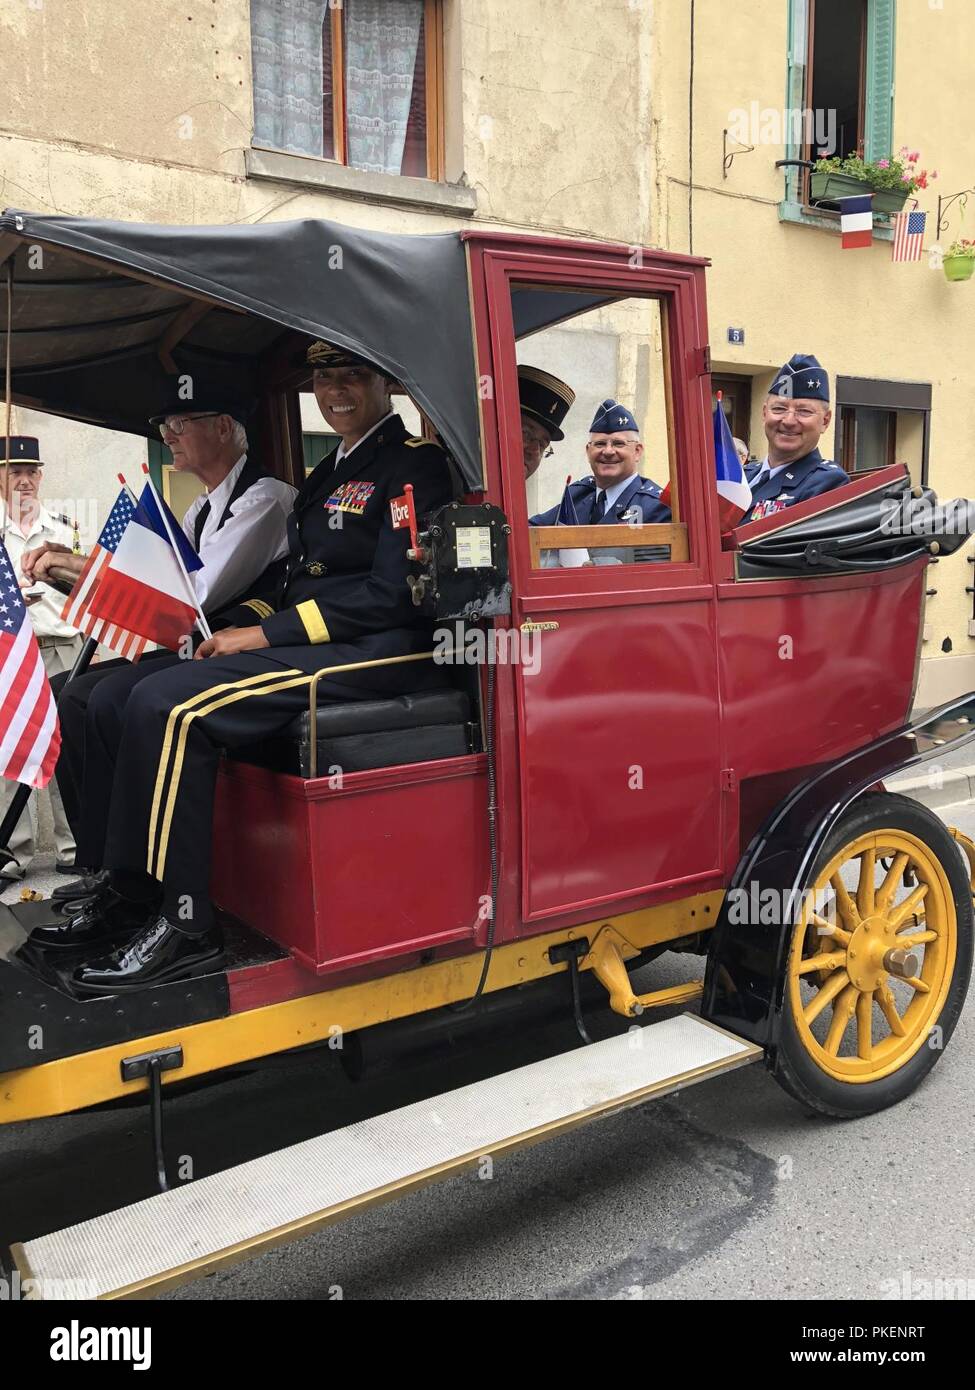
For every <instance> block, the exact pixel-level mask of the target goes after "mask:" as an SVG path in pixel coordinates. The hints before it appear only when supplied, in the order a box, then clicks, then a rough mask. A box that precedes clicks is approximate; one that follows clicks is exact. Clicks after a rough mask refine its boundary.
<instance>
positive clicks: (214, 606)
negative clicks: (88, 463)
mask: <svg viewBox="0 0 975 1390" xmlns="http://www.w3.org/2000/svg"><path fill="white" fill-rule="evenodd" d="M245 418H246V411H245V408H244V407H243V405H242V403H241V402H239V401H237V400H235V399H234V398H233V397H232V396H229V395H228V394H227V393H226V392H219V393H211V394H208V395H207V396H206V397H203V396H200V395H198V396H197V399H196V400H195V401H194V402H192V403H190V402H183V403H182V407H181V408H180V406H179V403H178V402H173V403H172V405H171V406H170V408H169V409H168V410H165V411H163V412H162V413H161V414H160V415H157V416H154V417H153V419H152V421H151V423H152V424H154V425H156V426H157V427H158V429H159V433H160V434H161V436H162V439H163V441H164V443H165V444H166V445H167V446H168V448H169V450H170V452H171V454H172V456H173V467H174V468H176V469H177V470H178V471H179V472H185V473H192V474H193V475H194V476H195V477H197V478H199V480H200V482H201V483H203V485H204V486H205V488H206V489H207V490H206V492H205V493H204V494H203V495H202V496H200V497H198V498H197V499H196V501H194V502H193V503H192V504H191V505H190V507H189V509H188V510H187V513H186V515H185V517H184V518H183V529H184V531H185V532H186V535H187V538H188V539H189V541H190V542H191V544H192V545H193V546H194V547H195V549H196V550H197V552H198V553H199V556H200V559H201V560H202V561H203V568H202V570H199V571H197V572H196V573H195V574H194V575H193V580H194V583H195V585H196V589H197V595H198V597H199V600H200V606H201V607H202V609H203V611H204V612H205V613H206V616H207V619H208V620H209V622H210V625H211V627H219V626H220V622H221V612H222V611H223V610H229V609H232V608H234V607H235V606H236V605H238V604H241V603H247V602H248V601H250V602H252V603H254V604H256V605H260V604H261V595H262V594H263V593H265V591H268V592H270V591H271V590H273V588H274V587H275V583H276V578H277V574H278V571H279V570H280V571H281V572H282V573H283V569H284V563H285V557H286V556H287V553H288V538H287V520H288V516H289V514H290V512H291V508H292V504H293V501H294V498H295V495H296V489H295V488H293V487H292V486H291V485H290V484H289V483H285V482H282V481H281V480H280V479H279V478H272V477H269V476H268V475H267V474H265V473H264V472H263V470H262V469H261V468H260V466H259V464H258V463H257V462H256V460H254V459H252V457H251V456H250V455H249V453H248V442H247V432H246V428H245V423H244V421H245ZM83 563H84V562H83V560H82V559H81V557H78V558H77V559H74V560H72V559H71V558H70V557H68V556H66V555H65V554H64V552H63V550H62V551H58V550H56V549H52V547H50V546H45V547H43V548H41V549H40V550H39V551H35V552H33V553H31V554H28V555H25V556H24V559H23V562H22V568H23V570H24V572H25V574H26V576H27V577H28V578H34V579H36V578H39V577H43V575H44V574H46V573H47V572H48V570H49V569H50V567H51V566H52V565H54V566H60V567H62V568H64V567H67V568H69V569H76V570H77V571H78V572H80V569H81V566H82V565H83ZM256 611H260V607H259V606H258V608H257V610H256ZM178 660H180V658H179V657H177V656H174V655H173V654H172V653H170V652H161V653H149V654H147V655H146V656H144V657H143V658H142V660H141V661H139V662H138V663H137V664H136V665H135V666H133V665H132V664H131V663H130V662H128V661H110V662H105V663H102V664H100V665H99V666H97V667H94V668H93V669H92V670H91V671H89V672H87V673H86V674H85V675H83V676H80V677H78V678H76V679H75V680H73V681H71V682H70V683H69V684H68V685H67V686H66V687H65V688H64V689H63V691H62V686H63V684H64V682H63V680H60V681H55V682H54V688H55V690H56V691H57V692H58V693H59V700H58V712H59V715H60V718H61V731H62V744H61V756H60V758H59V760H58V767H57V781H58V784H59V786H60V788H61V794H62V796H63V798H64V804H65V807H66V809H67V813H68V817H69V820H70V822H71V825H72V826H73V827H74V829H75V833H76V835H77V839H78V851H77V856H76V858H77V863H78V865H79V867H81V868H82V869H83V870H85V871H87V870H97V869H99V868H100V867H101V852H102V837H103V834H104V829H105V818H104V814H103V811H102V808H101V807H100V806H98V805H96V804H95V802H96V801H97V797H96V796H95V794H94V791H93V790H92V788H91V787H90V786H88V785H87V784H86V780H85V775H84V774H85V745H86V742H87V734H86V729H87V726H88V721H89V720H91V719H99V720H104V719H114V718H121V712H122V710H123V709H124V707H125V703H126V701H127V699H128V697H129V694H130V692H131V690H132V689H133V687H134V686H135V685H136V684H138V682H139V681H140V680H143V679H144V678H145V677H146V676H151V675H153V674H155V673H156V672H157V671H159V670H160V666H161V664H162V663H173V662H176V661H178ZM70 890H71V885H67V886H66V888H65V889H64V890H60V891H59V893H58V895H57V896H63V895H64V894H66V893H68V892H69V891H70Z"/></svg>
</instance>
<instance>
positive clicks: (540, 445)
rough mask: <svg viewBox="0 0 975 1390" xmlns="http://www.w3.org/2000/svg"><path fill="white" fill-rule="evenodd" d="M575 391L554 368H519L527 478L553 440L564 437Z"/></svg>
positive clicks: (535, 469)
mask: <svg viewBox="0 0 975 1390" xmlns="http://www.w3.org/2000/svg"><path fill="white" fill-rule="evenodd" d="M575 398H576V393H575V392H574V391H573V389H572V387H571V386H567V385H566V384H565V382H564V381H560V380H559V378H558V377H557V376H552V374H551V372H543V371H542V370H541V368H540V367H528V366H523V367H519V368H518V399H519V400H520V402H521V446H522V449H523V450H524V455H525V482H526V483H527V481H528V479H529V478H531V477H533V476H534V475H535V474H536V473H537V472H538V468H539V464H540V463H541V461H542V459H543V458H546V457H547V456H548V454H550V453H551V452H552V448H551V445H552V442H553V440H563V439H564V438H565V434H564V433H563V430H562V422H563V420H564V419H565V417H566V416H567V415H568V413H569V410H570V409H571V407H572V403H573V401H574V400H575Z"/></svg>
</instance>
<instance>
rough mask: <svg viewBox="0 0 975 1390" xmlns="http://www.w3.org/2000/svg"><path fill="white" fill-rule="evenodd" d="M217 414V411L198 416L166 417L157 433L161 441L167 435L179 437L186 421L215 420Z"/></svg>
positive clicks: (218, 412) (161, 421) (209, 411)
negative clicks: (160, 436)
mask: <svg viewBox="0 0 975 1390" xmlns="http://www.w3.org/2000/svg"><path fill="white" fill-rule="evenodd" d="M219 414H220V411H219V410H207V411H205V412H203V413H202V414H200V415H167V417H166V419H165V420H160V422H159V433H160V434H161V435H162V437H163V439H165V438H166V435H167V434H177V435H179V434H182V433H183V431H184V430H185V428H186V422H187V420H215V419H216V418H217V416H218V415H219Z"/></svg>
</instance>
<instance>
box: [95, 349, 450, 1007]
mask: <svg viewBox="0 0 975 1390" xmlns="http://www.w3.org/2000/svg"><path fill="white" fill-rule="evenodd" d="M307 360H308V362H309V363H310V364H312V366H313V367H314V391H315V396H316V398H317V400H318V404H319V408H320V409H321V411H322V414H323V415H324V417H325V419H326V421H327V423H328V424H329V425H330V427H331V428H332V429H334V430H335V431H336V433H337V434H339V435H340V436H341V442H340V444H339V446H338V449H337V450H336V451H335V452H334V453H333V454H331V455H329V456H328V457H327V458H326V459H325V460H324V461H323V462H322V463H320V464H319V466H318V467H317V468H316V469H315V471H314V472H313V473H312V474H311V475H310V477H309V478H308V479H307V480H306V481H305V483H304V485H303V486H302V487H301V489H300V490H299V493H298V496H297V498H296V499H295V505H294V510H293V511H292V513H291V516H290V518H289V521H288V541H289V557H288V570H287V575H286V578H285V581H284V584H283V586H282V588H281V589H280V591H279V592H278V593H277V595H276V596H275V601H274V602H273V603H266V602H263V603H257V604H252V605H250V606H248V605H246V604H245V605H242V606H241V607H240V608H239V610H238V611H237V614H236V615H235V617H236V620H237V622H238V623H239V624H240V625H239V626H232V627H229V628H225V629H224V630H223V631H221V632H217V633H215V634H214V635H213V637H211V638H210V639H209V640H207V641H205V642H204V643H202V645H201V646H200V647H199V648H198V650H197V652H196V659H194V660H192V661H184V662H182V663H180V665H179V666H176V667H172V668H170V669H167V670H165V671H161V672H160V673H159V674H158V675H153V676H151V677H150V678H148V679H146V680H144V681H142V682H141V683H140V684H139V685H137V686H136V687H135V688H134V689H133V690H132V692H131V694H130V695H129V698H128V701H127V703H126V707H125V713H124V719H123V721H122V726H121V735H120V739H119V743H118V748H117V750H116V752H115V756H114V764H115V766H114V767H111V766H109V767H106V769H105V775H106V776H108V777H111V778H113V779H114V789H113V795H112V799H111V809H110V813H109V821H108V828H107V833H106V840H105V856H104V862H105V866H106V867H107V868H108V869H109V871H110V876H111V883H110V886H109V887H102V888H100V889H98V890H96V891H95V892H94V893H93V895H92V897H91V898H90V899H89V900H88V901H87V903H86V904H85V909H84V911H82V912H81V913H79V917H78V929H79V932H84V933H85V934H86V935H87V939H88V940H89V941H92V938H93V936H94V934H95V933H96V932H98V931H99V930H101V932H102V934H103V935H112V934H117V935H119V936H125V938H126V940H127V944H120V945H119V946H118V947H117V949H116V950H114V951H112V952H111V953H110V954H106V955H103V956H99V957H98V958H95V959H93V960H92V961H91V962H90V964H88V965H87V966H84V967H81V968H80V969H79V970H78V971H76V973H75V982H76V985H77V986H78V987H79V988H80V989H81V990H83V991H86V992H89V993H99V994H111V993H115V992H118V991H124V990H126V989H133V988H137V987H142V986H145V985H148V984H155V983H159V982H161V981H164V980H172V979H179V978H183V977H185V976H188V975H192V974H195V973H199V972H201V971H206V970H209V969H211V968H212V967H213V964H214V962H215V961H216V959H217V958H218V957H219V955H220V953H221V949H222V943H221V941H220V939H219V935H218V931H217V929H215V928H214V925H213V909H212V906H211V904H210V901H209V896H208V886H209V878H210V836H211V822H212V811H213V796H214V785H215V780H216V772H217V762H218V758H219V754H220V750H221V749H222V748H236V747H240V746H243V745H246V744H249V743H255V742H259V741H260V740H261V739H262V738H265V737H267V736H269V735H271V734H274V733H276V732H277V731H279V730H280V729H282V728H283V727H285V726H286V725H287V724H288V723H289V722H290V721H291V720H292V719H293V718H294V716H295V715H296V714H298V713H299V712H300V711H301V710H302V709H306V708H307V706H308V697H309V686H310V685H311V682H312V679H313V677H314V676H315V675H316V674H317V673H318V672H320V671H322V670H323V669H326V668H328V667H338V666H346V665H348V664H350V663H358V662H364V661H375V660H380V659H382V658H388V657H402V656H410V655H413V654H418V653H423V652H425V651H429V650H430V649H431V646H432V639H431V632H430V623H429V620H426V619H424V618H423V617H422V615H421V614H420V611H419V610H418V609H417V608H416V607H414V605H413V603H412V599H411V594H410V589H409V585H408V583H407V574H408V560H407V555H406V551H407V547H408V545H409V535H408V532H407V531H405V530H398V529H394V528H393V525H392V518H391V515H390V502H391V500H392V499H393V498H396V497H399V496H400V495H401V494H402V493H403V491H404V488H405V486H406V484H407V483H412V485H413V490H414V491H413V495H414V501H415V506H416V511H417V515H418V516H422V515H423V514H424V513H428V512H431V511H433V510H435V509H436V508H438V507H440V506H442V505H443V504H444V503H446V502H449V501H450V499H451V483H450V475H449V470H448V465H447V457H446V454H445V453H444V451H443V449H442V448H440V446H439V445H436V444H431V443H430V442H429V441H427V440H424V439H413V438H410V437H409V436H408V435H407V432H406V429H405V427H404V425H403V422H402V420H401V419H400V418H399V416H398V415H396V414H395V413H394V412H393V411H392V409H391V402H390V386H391V383H390V381H389V380H388V379H387V378H386V377H385V376H384V375H383V373H382V372H381V371H380V370H379V369H378V368H376V367H373V366H372V365H371V364H370V363H368V362H365V361H364V360H363V359H361V358H359V357H356V356H355V355H353V354H351V353H349V352H345V351H340V350H338V349H336V348H334V347H331V346H329V345H328V344H325V343H314V344H313V345H312V346H311V347H310V348H309V350H308V359H307ZM244 624H247V625H246V626H245V625H244ZM445 681H446V676H445V674H444V672H443V670H442V668H440V667H439V666H436V665H435V664H434V663H433V662H432V661H428V660H418V661H411V662H406V663H403V664H399V665H393V666H385V667H379V668H374V669H369V670H364V671H344V672H341V673H340V674H338V675H336V676H335V677H334V678H330V677H325V678H323V679H322V680H321V681H320V683H319V685H318V699H319V701H322V700H326V701H327V700H357V699H368V698H375V697H377V696H383V695H395V694H401V693H404V692H410V691H418V690H424V689H429V688H433V687H435V686H438V685H443V684H444V683H445ZM107 751H108V750H106V752H107ZM140 902H141V904H142V907H141V910H140V909H139V907H138V906H137V905H138V904H139V903H140ZM134 904H135V905H136V906H133V905H134ZM138 915H141V926H140V927H139V928H138V930H137V932H136V934H135V935H134V936H133V935H132V932H131V922H132V919H133V917H134V916H138ZM129 938H131V939H129Z"/></svg>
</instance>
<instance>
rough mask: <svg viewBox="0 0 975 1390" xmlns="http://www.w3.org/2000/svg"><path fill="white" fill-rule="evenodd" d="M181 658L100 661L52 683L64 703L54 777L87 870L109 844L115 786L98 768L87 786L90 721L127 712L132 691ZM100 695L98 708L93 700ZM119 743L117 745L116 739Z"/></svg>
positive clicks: (157, 655)
mask: <svg viewBox="0 0 975 1390" xmlns="http://www.w3.org/2000/svg"><path fill="white" fill-rule="evenodd" d="M179 660H180V658H179V657H178V656H176V655H175V654H174V653H173V652H168V651H155V652H146V653H145V654H144V655H143V657H142V658H141V660H139V661H136V662H132V661H125V660H123V659H122V658H121V657H119V658H118V659H116V660H114V661H100V662H98V663H97V665H95V666H92V667H90V668H89V669H88V670H87V671H85V673H84V674H83V675H81V676H75V678H74V679H73V680H68V675H69V672H67V671H64V672H62V673H61V674H60V675H57V676H55V677H54V678H53V680H52V681H51V689H52V690H53V691H54V695H55V698H56V699H57V702H58V719H59V721H60V724H61V752H60V753H59V755H58V764H57V767H56V768H55V772H54V775H55V776H56V778H57V782H58V790H59V791H60V793H61V801H62V803H63V805H64V811H65V815H66V816H67V818H68V824H69V825H70V826H71V833H72V835H73V836H74V842H75V846H76V849H75V863H76V864H77V865H78V867H79V871H80V870H81V869H100V868H101V867H102V858H103V852H104V845H105V824H106V821H107V820H108V806H109V801H108V797H109V796H110V794H111V786H110V785H107V784H106V781H105V779H104V778H103V777H101V776H100V775H98V770H97V768H92V769H91V771H92V773H93V775H92V776H90V778H89V785H87V786H86V784H85V767H86V757H85V754H86V748H87V746H88V724H89V716H91V718H92V719H94V720H96V721H97V722H98V723H102V722H103V720H104V719H105V718H106V717H107V718H108V720H109V723H111V722H112V717H113V713H114V712H115V711H116V710H117V709H119V710H120V709H124V707H125V702H126V700H127V699H128V695H129V691H130V690H131V688H132V687H133V686H134V685H137V684H138V683H139V681H143V680H145V679H146V677H147V676H152V675H157V674H158V673H159V671H160V670H161V669H162V668H163V666H172V665H175V664H176V663H178V662H179ZM96 695H97V697H98V698H97V699H96V700H95V705H94V708H92V699H93V698H94V697H95V696H96ZM116 743H117V740H116Z"/></svg>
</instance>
